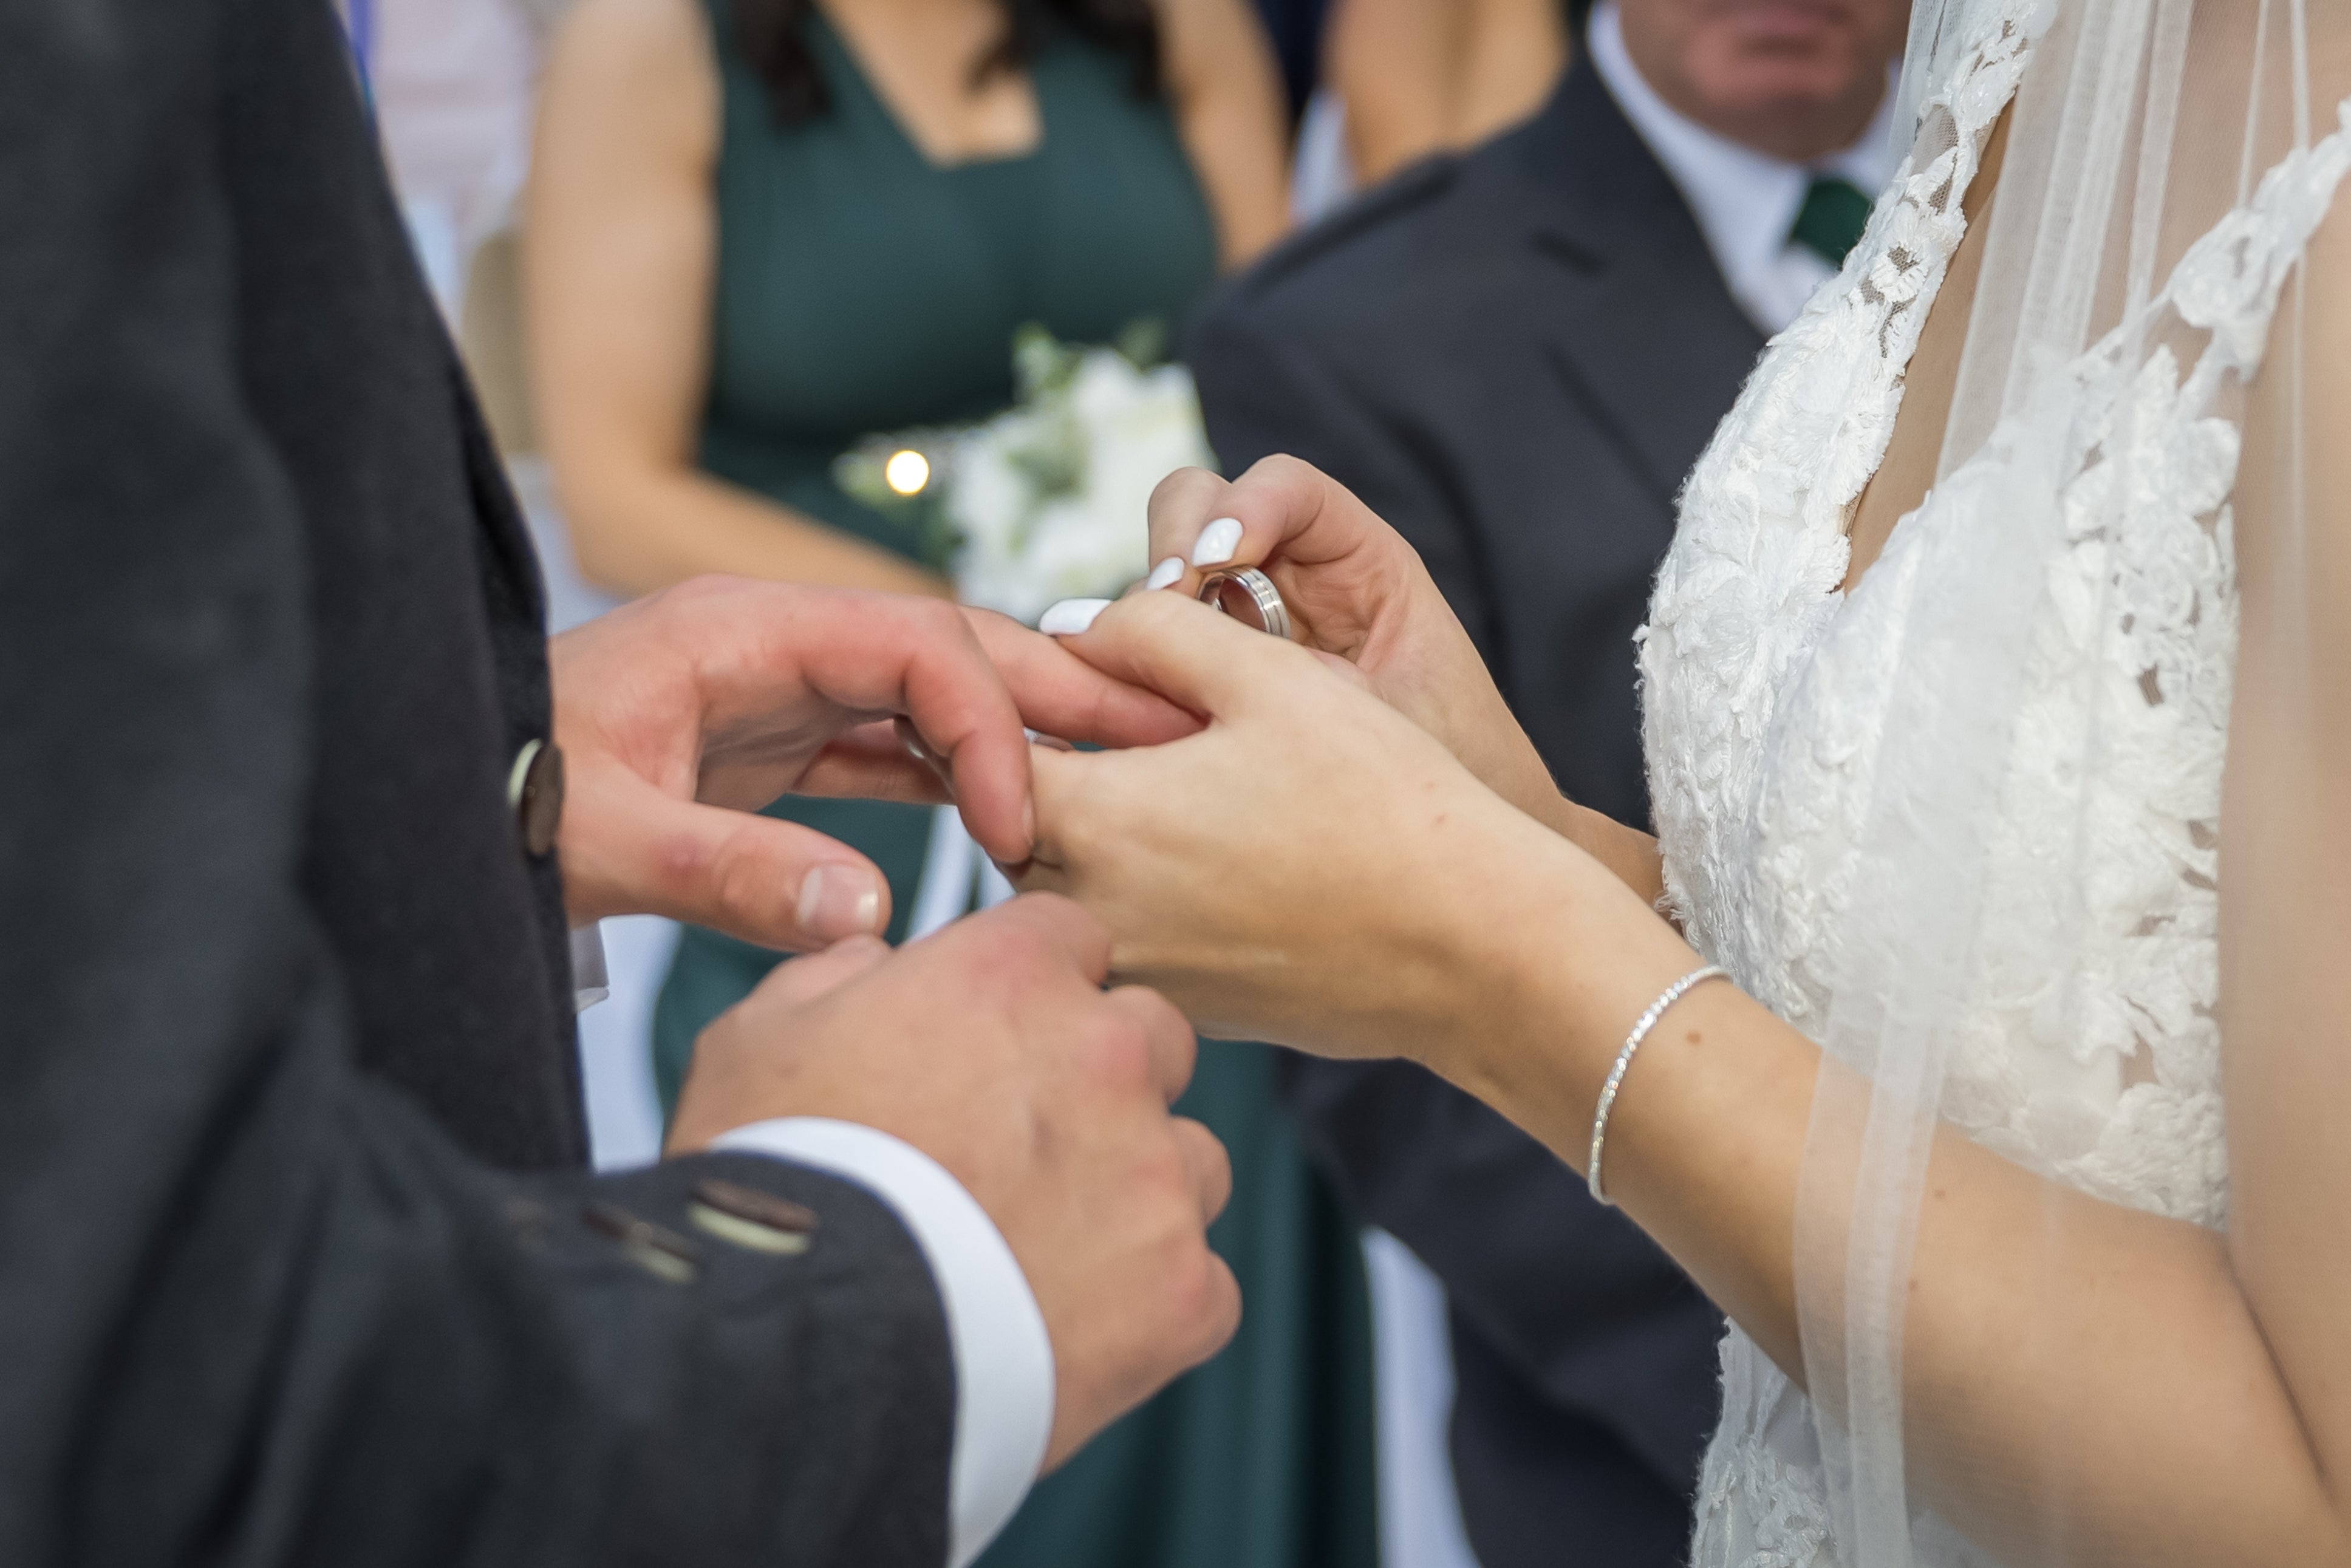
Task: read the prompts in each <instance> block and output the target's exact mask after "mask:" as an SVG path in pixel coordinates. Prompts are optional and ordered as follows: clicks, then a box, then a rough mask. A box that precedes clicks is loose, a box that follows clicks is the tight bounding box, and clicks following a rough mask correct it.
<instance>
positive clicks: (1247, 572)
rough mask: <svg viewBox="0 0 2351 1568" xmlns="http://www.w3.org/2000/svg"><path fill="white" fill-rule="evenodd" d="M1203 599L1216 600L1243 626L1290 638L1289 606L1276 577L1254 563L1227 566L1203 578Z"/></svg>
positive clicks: (1213, 601) (1212, 601) (1222, 609)
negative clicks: (1276, 582)
mask: <svg viewBox="0 0 2351 1568" xmlns="http://www.w3.org/2000/svg"><path fill="white" fill-rule="evenodd" d="M1200 602H1201V603H1203V604H1213V605H1215V606H1216V607H1217V609H1218V610H1221V611H1223V612H1225V613H1226V614H1228V615H1229V616H1231V617H1232V618H1233V619H1234V620H1236V621H1238V622H1240V623H1241V624H1242V625H1244V626H1254V627H1256V628H1257V629H1258V630H1259V631H1260V632H1266V633H1268V634H1269V635H1271V636H1275V637H1280V638H1282V639H1284V640H1285V641H1286V640H1288V638H1289V636H1290V606H1288V605H1287V604H1284V603H1283V602H1282V601H1281V593H1280V590H1278V589H1276V588H1275V587H1274V586H1273V579H1271V578H1270V577H1268V576H1266V574H1265V573H1263V572H1261V571H1259V570H1258V569H1257V568H1255V567H1253V566H1233V567H1224V568H1220V569H1219V570H1215V571H1212V572H1210V573H1208V575H1207V577H1205V578H1203V579H1202V580H1201V581H1200Z"/></svg>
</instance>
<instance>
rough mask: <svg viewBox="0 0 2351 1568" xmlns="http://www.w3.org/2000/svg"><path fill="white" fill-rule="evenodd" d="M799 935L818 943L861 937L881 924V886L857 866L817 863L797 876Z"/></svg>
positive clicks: (877, 928) (876, 929) (879, 927)
mask: <svg viewBox="0 0 2351 1568" xmlns="http://www.w3.org/2000/svg"><path fill="white" fill-rule="evenodd" d="M799 922H800V931H801V933H802V935H804V936H812V937H815V938H816V939H817V940H819V941H821V942H838V941H840V940H841V938H842V937H844V936H865V935H868V934H869V933H872V932H874V931H878V930H880V929H881V926H882V889H881V888H880V887H879V886H878V885H877V884H876V883H874V880H873V873H871V872H869V871H866V870H864V869H863V868H862V867H859V866H848V865H820V866H818V867H816V868H814V869H813V870H811V871H810V873H808V875H806V876H804V877H802V878H800V903H799Z"/></svg>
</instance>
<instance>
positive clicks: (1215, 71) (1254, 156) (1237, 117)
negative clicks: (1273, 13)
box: [1154, 0, 1290, 271]
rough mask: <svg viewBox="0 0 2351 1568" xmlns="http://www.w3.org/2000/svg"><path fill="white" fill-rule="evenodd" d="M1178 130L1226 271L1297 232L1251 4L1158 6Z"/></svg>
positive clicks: (1200, 0) (1268, 59)
mask: <svg viewBox="0 0 2351 1568" xmlns="http://www.w3.org/2000/svg"><path fill="white" fill-rule="evenodd" d="M1154 8H1155V13H1156V15H1157V16H1158V18H1159V36H1160V41H1161V47H1162V51H1163V56H1164V60H1165V65H1164V74H1165V79H1166V87H1167V94H1168V98H1169V99H1170V101H1171V102H1172V103H1173V104H1174V105H1175V127H1176V131H1177V134H1178V135H1180V136H1181V137H1182V139H1183V142H1184V151H1185V152H1186V154H1187V155H1188V156H1189V157H1190V158H1191V160H1192V167H1193V169H1194V170H1195V171H1196V172H1197V173H1198V175H1199V178H1200V183H1201V186H1202V187H1203V189H1205V190H1206V191H1207V197H1208V205H1209V208H1210V209H1211V211H1213V212H1214V214H1216V219H1217V257H1218V259H1219V260H1220V261H1221V263H1222V264H1223V266H1224V267H1225V269H1226V270H1227V271H1235V270H1238V268H1240V267H1245V266H1247V265H1248V264H1249V261H1250V260H1252V259H1253V258H1254V257H1255V256H1257V254H1258V253H1259V251H1262V250H1263V249H1265V247H1266V246H1270V245H1271V244H1272V243H1273V242H1274V241H1275V240H1277V239H1280V237H1281V234H1282V231H1283V230H1284V229H1286V228H1288V227H1289V226H1290V172H1289V168H1288V163H1287V158H1286V148H1287V144H1288V141H1289V136H1288V133H1287V131H1286V130H1285V129H1284V126H1283V114H1282V103H1281V80H1280V76H1279V75H1278V74H1277V72H1276V71H1275V69H1274V63H1273V51H1272V50H1271V48H1270V47H1268V45H1267V43H1266V38H1265V33H1264V30H1263V29H1262V28H1261V27H1260V26H1259V24H1258V20H1257V17H1256V16H1255V15H1254V14H1253V13H1252V12H1251V11H1250V10H1249V5H1248V4H1247V0H1155V5H1154Z"/></svg>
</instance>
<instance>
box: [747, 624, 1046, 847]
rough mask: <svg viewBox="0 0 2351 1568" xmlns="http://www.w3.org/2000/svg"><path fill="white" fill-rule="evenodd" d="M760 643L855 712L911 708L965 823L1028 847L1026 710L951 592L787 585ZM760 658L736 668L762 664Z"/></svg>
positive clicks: (781, 667)
mask: <svg viewBox="0 0 2351 1568" xmlns="http://www.w3.org/2000/svg"><path fill="white" fill-rule="evenodd" d="M785 592H787V593H789V595H790V596H791V597H790V598H789V600H778V601H777V604H776V613H777V617H778V634H777V635H775V636H774V638H773V639H772V641H771V642H770V643H768V644H766V645H765V646H764V647H762V648H761V650H760V651H761V652H762V653H764V654H765V656H766V658H767V660H768V662H769V663H771V664H774V665H776V666H777V667H778V668H777V672H776V674H775V675H769V676H767V678H768V680H769V682H770V684H779V682H778V676H780V675H781V674H784V673H786V672H787V671H789V673H790V674H795V675H797V676H798V677H799V678H800V679H803V680H805V681H806V682H807V684H808V685H809V686H810V688H811V689H813V690H814V691H816V692H817V693H819V694H820V695H822V696H824V697H825V698H826V699H828V700H829V701H831V702H832V703H834V704H835V705H837V706H840V707H841V708H846V709H848V710H851V711H852V712H853V713H862V714H888V713H898V714H903V715H904V716H906V717H907V718H908V719H909V720H910V721H912V723H913V724H914V727H915V729H916V730H917V731H919V732H920V734H921V737H922V739H923V741H924V742H925V745H926V746H927V747H928V748H929V750H930V752H931V754H932V756H933V757H934V758H936V759H938V761H939V762H940V764H941V765H942V766H943V767H944V768H945V770H946V774H947V776H948V777H949V779H951V780H952V783H953V788H954V796H955V800H956V806H957V807H958V808H959V809H960V810H962V812H963V818H964V824H965V826H967V827H968V828H969V829H970V830H971V835H972V837H973V838H974V839H977V841H979V843H980V845H981V847H983V848H984V849H986V850H987V852H988V853H989V854H990V855H993V856H994V857H996V858H997V859H998V860H1001V861H1013V862H1017V861H1019V860H1021V859H1023V858H1025V857H1026V856H1027V854H1028V852H1029V828H1028V817H1029V741H1028V737H1027V736H1026V735H1025V734H1024V733H1023V732H1022V727H1021V722H1020V710H1019V707H1018V706H1015V704H1014V702H1013V700H1012V694H1011V693H1010V692H1009V691H1008V690H1007V689H1006V687H1005V685H1004V681H1003V679H1002V678H1001V677H1000V676H999V675H998V674H997V671H996V666H995V664H992V663H991V662H990V661H989V659H988V656H987V651H986V650H985V649H983V648H982V647H981V645H980V642H979V638H978V637H977V634H976V633H975V632H973V630H972V628H971V626H970V623H969V622H967V621H966V620H965V618H964V615H963V613H962V612H960V611H959V610H957V609H956V607H955V606H954V605H952V604H950V603H948V602H947V601H945V600H932V599H915V598H908V597H903V596H899V595H895V594H887V593H862V592H852V591H841V590H810V589H799V590H785ZM728 674H729V676H730V677H731V678H733V679H737V680H740V679H742V678H743V677H744V676H745V675H746V674H751V675H760V674H764V672H762V671H760V670H759V669H758V665H757V664H756V663H753V664H751V665H750V666H749V667H748V668H739V667H738V668H737V669H733V670H730V671H729V672H728Z"/></svg>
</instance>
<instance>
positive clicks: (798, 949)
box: [564, 779, 890, 953]
mask: <svg viewBox="0 0 2351 1568" xmlns="http://www.w3.org/2000/svg"><path fill="white" fill-rule="evenodd" d="M602 804H603V806H604V810H601V811H600V813H599V814H600V816H601V817H602V818H603V821H602V822H601V824H600V826H599V828H598V831H595V832H593V833H584V832H583V833H582V834H580V841H581V842H582V843H585V844H593V845H594V863H593V864H592V865H590V866H587V867H583V868H580V869H581V871H582V873H583V874H585V875H587V876H589V877H590V878H592V879H594V880H595V881H596V882H598V883H601V884H603V885H606V886H610V887H613V888H618V889H625V890H627V893H628V895H629V896H628V902H629V904H630V905H631V906H632V908H634V909H636V910H639V911H642V912H643V913H645V914H649V915H667V916H669V917H670V918H671V919H673V920H684V921H687V922H690V923H692V924H694V925H706V926H709V927H711V928H713V929H715V930H718V931H723V932H725V933H726V935H728V936H737V937H740V938H742V939H743V940H744V941H746V942H753V943H757V944H758V945H759V946H763V947H780V948H782V949H784V950H785V951H787V952H795V953H806V952H812V951H814V950H816V949H819V948H823V947H830V946H832V945H833V944H834V943H836V942H840V941H843V940H845V939H847V938H849V937H852V936H879V935H880V934H881V933H882V931H883V928H884V927H885V926H887V925H889V922H890V884H889V882H888V881H887V880H886V879H885V878H884V877H883V875H882V873H881V872H880V871H879V870H878V869H876V868H875V866H874V864H873V862H872V861H870V860H868V859H866V858H865V857H864V856H863V855H862V854H859V853H858V852H856V851H855V850H852V849H851V848H849V847H848V846H847V845H846V844H843V843H841V842H839V841H835V840H832V839H829V838H827V837H826V836H825V835H824V834H822V833H820V832H818V831H816V830H815V829H813V828H805V827H802V826H800V825H799V823H797V822H782V821H777V820H776V819H774V818H772V817H762V816H758V815H757V814H755V813H753V812H749V811H738V810H733V809H731V808H728V807H725V806H705V805H703V804H701V803H700V802H698V801H694V800H675V799H673V798H672V797H670V796H668V795H665V794H664V793H663V792H662V791H661V790H659V789H655V788H653V786H652V785H651V784H647V783H643V781H641V780H635V779H630V780H629V781H628V782H627V784H625V785H623V787H622V790H621V791H620V795H619V798H615V799H612V800H609V801H605V802H603V803H602ZM564 869H565V873H566V874H567V875H569V874H571V873H572V871H573V863H572V861H571V859H570V858H569V857H567V859H566V862H565V868H564Z"/></svg>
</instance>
